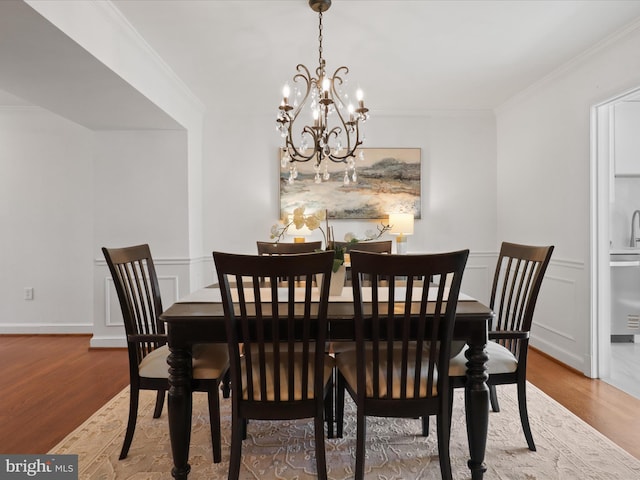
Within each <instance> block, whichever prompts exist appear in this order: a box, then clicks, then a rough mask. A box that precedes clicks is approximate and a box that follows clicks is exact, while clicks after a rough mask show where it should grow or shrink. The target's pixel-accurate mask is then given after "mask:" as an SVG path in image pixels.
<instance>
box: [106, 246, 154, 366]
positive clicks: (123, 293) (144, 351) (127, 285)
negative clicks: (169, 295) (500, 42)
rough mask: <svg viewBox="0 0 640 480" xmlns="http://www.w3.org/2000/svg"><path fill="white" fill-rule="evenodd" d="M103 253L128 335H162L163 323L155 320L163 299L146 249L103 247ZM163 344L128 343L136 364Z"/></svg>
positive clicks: (149, 252)
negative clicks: (133, 353) (133, 352)
mask: <svg viewBox="0 0 640 480" xmlns="http://www.w3.org/2000/svg"><path fill="white" fill-rule="evenodd" d="M102 252H103V254H104V256H105V259H106V261H107V265H108V266H109V271H110V273H111V277H112V279H113V283H114V286H115V289H116V293H117V295H118V301H119V302H120V309H121V311H122V317H123V321H124V326H125V331H126V333H127V335H128V336H129V335H164V334H165V329H164V324H163V323H162V322H160V321H159V320H158V316H159V315H160V313H162V300H161V297H160V289H159V286H158V279H157V275H156V271H155V267H154V265H153V259H152V258H151V251H150V249H149V246H148V245H146V244H145V245H137V246H133V247H125V248H103V249H102ZM165 343H166V341H164V340H153V341H148V342H127V344H128V346H129V349H130V355H131V353H132V352H131V350H132V349H133V350H134V351H135V358H136V365H137V364H139V363H140V362H141V361H142V359H143V358H144V357H145V356H147V355H148V354H149V353H151V352H152V351H153V350H155V349H156V348H158V347H159V346H161V345H164V344H165Z"/></svg>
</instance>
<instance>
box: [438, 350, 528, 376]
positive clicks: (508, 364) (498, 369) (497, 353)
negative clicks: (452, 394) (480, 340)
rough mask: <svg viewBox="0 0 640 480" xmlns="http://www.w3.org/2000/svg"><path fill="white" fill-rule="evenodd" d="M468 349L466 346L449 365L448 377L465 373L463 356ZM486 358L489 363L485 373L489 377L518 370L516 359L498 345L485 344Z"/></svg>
mask: <svg viewBox="0 0 640 480" xmlns="http://www.w3.org/2000/svg"><path fill="white" fill-rule="evenodd" d="M468 349H469V347H467V346H466V345H465V346H464V348H463V349H462V350H461V351H460V353H458V354H457V355H456V356H455V357H453V358H452V359H451V361H450V363H449V375H451V376H453V377H463V376H465V375H466V373H467V358H466V357H465V356H464V354H465V352H466V351H467V350H468ZM486 350H487V356H488V357H489V360H490V361H489V362H488V364H487V373H488V374H489V375H498V374H501V373H513V372H515V371H516V370H517V369H518V359H517V358H516V357H515V355H514V354H513V353H512V352H511V351H510V350H509V349H507V348H505V347H503V346H502V345H500V344H499V343H496V342H489V343H487V348H486Z"/></svg>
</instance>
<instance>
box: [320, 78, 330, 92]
mask: <svg viewBox="0 0 640 480" xmlns="http://www.w3.org/2000/svg"><path fill="white" fill-rule="evenodd" d="M330 86H331V80H329V79H328V78H325V79H324V80H322V91H323V92H325V93H326V92H328V91H329V87H330Z"/></svg>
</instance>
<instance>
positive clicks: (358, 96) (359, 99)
mask: <svg viewBox="0 0 640 480" xmlns="http://www.w3.org/2000/svg"><path fill="white" fill-rule="evenodd" d="M356 98H357V99H358V101H359V102H361V101H362V100H363V98H364V93H362V89H361V88H359V89H358V90H356Z"/></svg>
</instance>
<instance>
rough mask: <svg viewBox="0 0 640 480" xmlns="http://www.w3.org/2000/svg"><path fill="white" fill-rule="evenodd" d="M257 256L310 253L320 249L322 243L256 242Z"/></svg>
mask: <svg viewBox="0 0 640 480" xmlns="http://www.w3.org/2000/svg"><path fill="white" fill-rule="evenodd" d="M256 245H257V247H258V255H291V254H293V253H312V252H315V251H316V250H320V249H322V242H320V241H317V242H301V243H285V242H260V241H258V242H256Z"/></svg>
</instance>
